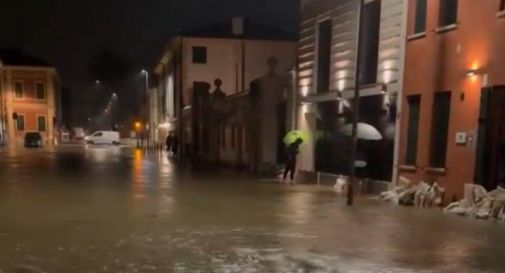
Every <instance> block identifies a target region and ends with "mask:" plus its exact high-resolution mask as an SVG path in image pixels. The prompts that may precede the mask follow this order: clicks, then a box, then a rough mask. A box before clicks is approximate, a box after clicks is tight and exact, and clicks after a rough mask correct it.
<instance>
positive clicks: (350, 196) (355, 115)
mask: <svg viewBox="0 0 505 273" xmlns="http://www.w3.org/2000/svg"><path fill="white" fill-rule="evenodd" d="M363 1H364V0H359V6H358V26H357V28H358V33H357V37H356V52H357V54H356V74H355V77H354V101H353V111H352V143H351V149H352V151H351V160H350V161H351V162H350V163H349V164H350V175H349V185H348V187H347V205H348V206H352V205H353V203H354V185H356V158H357V148H358V122H359V106H360V105H359V104H360V101H359V100H360V76H361V71H360V70H361V42H362V39H361V27H362V25H363V9H364V3H363Z"/></svg>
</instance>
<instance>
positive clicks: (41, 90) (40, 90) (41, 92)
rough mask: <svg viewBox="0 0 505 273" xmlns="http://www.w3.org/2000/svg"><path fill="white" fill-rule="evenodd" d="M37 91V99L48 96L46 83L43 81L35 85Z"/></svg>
mask: <svg viewBox="0 0 505 273" xmlns="http://www.w3.org/2000/svg"><path fill="white" fill-rule="evenodd" d="M35 89H36V92H37V94H36V95H37V99H39V100H43V99H45V98H46V85H45V84H43V83H37V84H36V86H35Z"/></svg>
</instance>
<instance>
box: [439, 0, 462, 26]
mask: <svg viewBox="0 0 505 273" xmlns="http://www.w3.org/2000/svg"><path fill="white" fill-rule="evenodd" d="M457 19H458V0H440V15H439V25H440V26H441V27H443V26H449V25H454V24H456V22H457Z"/></svg>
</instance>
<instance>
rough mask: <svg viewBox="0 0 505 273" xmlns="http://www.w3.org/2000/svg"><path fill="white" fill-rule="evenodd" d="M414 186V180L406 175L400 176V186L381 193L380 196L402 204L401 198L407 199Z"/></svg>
mask: <svg viewBox="0 0 505 273" xmlns="http://www.w3.org/2000/svg"><path fill="white" fill-rule="evenodd" d="M412 187H413V185H412V182H411V181H410V180H409V179H407V178H405V177H400V179H399V181H398V186H396V187H395V188H393V189H392V190H389V191H385V192H383V193H381V194H380V198H381V199H383V200H385V201H388V202H391V203H394V204H397V205H399V204H400V200H402V199H405V197H406V196H407V195H408V194H409V191H410V189H411V188H412Z"/></svg>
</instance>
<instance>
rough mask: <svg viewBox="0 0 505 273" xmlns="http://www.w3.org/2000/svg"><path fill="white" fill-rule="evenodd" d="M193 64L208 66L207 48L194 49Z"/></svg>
mask: <svg viewBox="0 0 505 273" xmlns="http://www.w3.org/2000/svg"><path fill="white" fill-rule="evenodd" d="M193 63H194V64H206V63H207V48H206V47H204V46H194V47H193Z"/></svg>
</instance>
